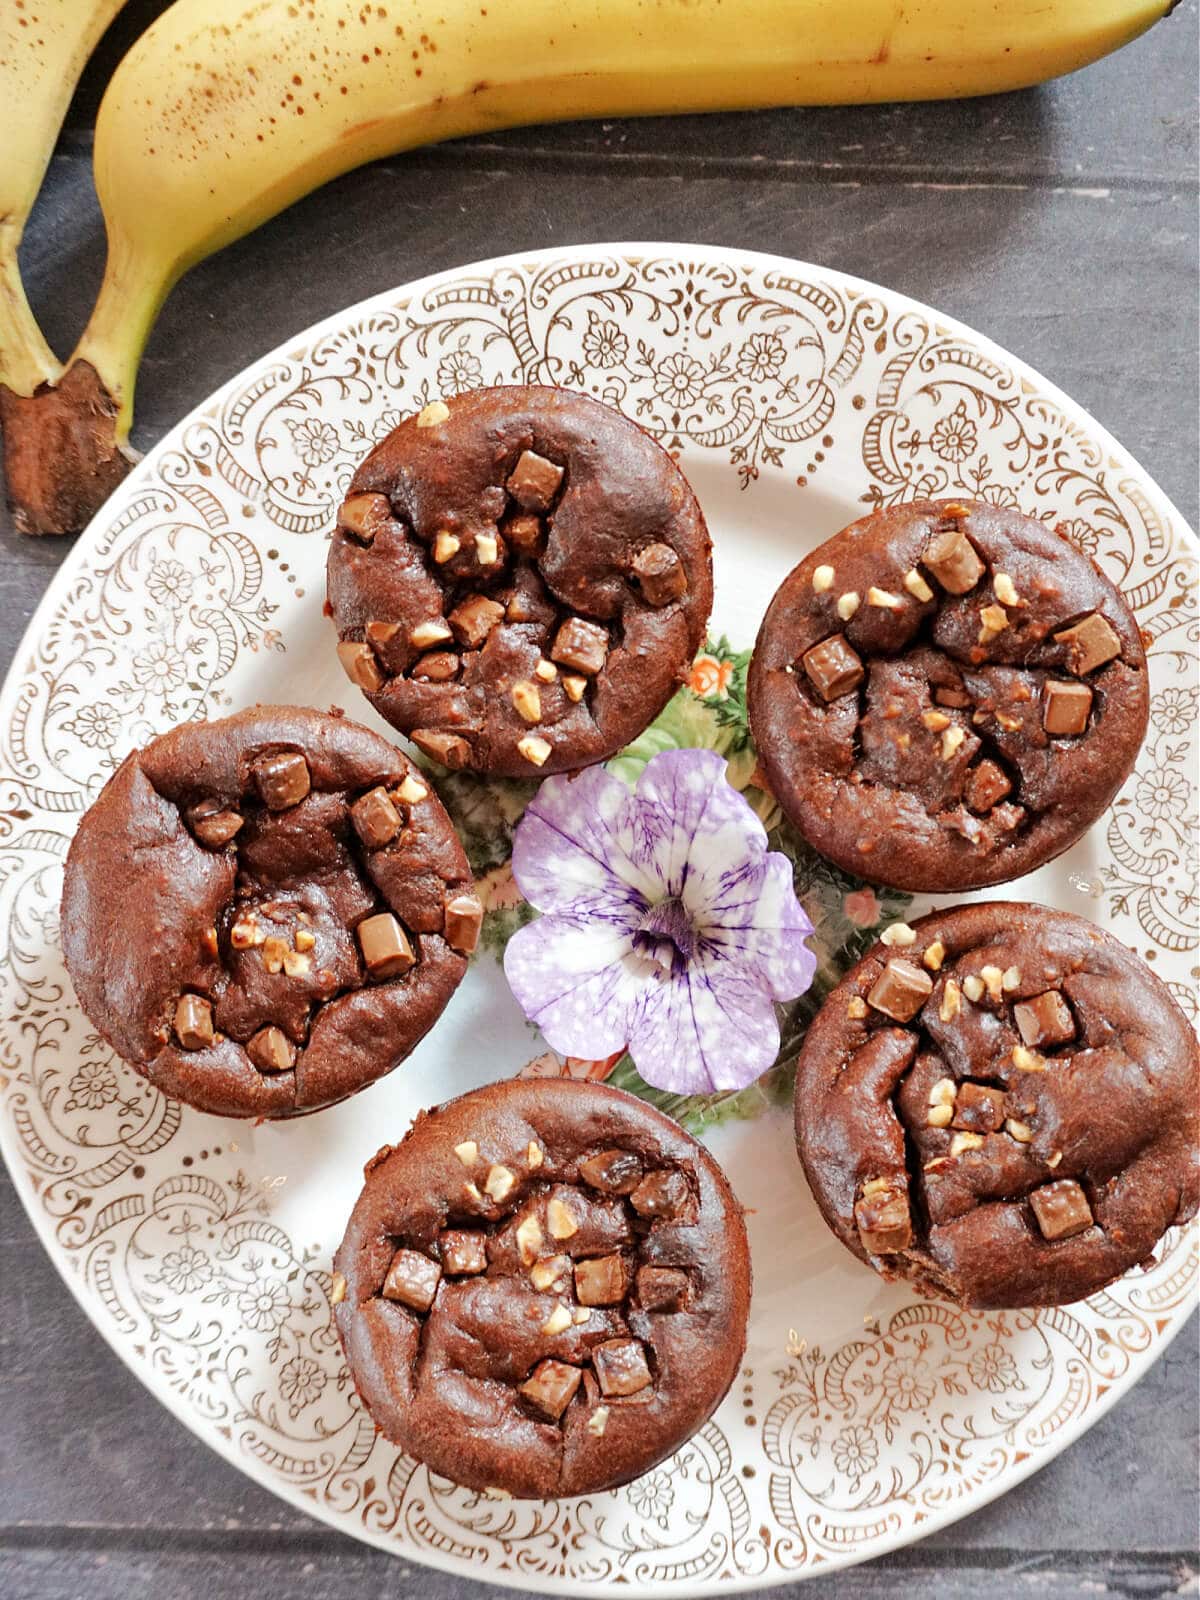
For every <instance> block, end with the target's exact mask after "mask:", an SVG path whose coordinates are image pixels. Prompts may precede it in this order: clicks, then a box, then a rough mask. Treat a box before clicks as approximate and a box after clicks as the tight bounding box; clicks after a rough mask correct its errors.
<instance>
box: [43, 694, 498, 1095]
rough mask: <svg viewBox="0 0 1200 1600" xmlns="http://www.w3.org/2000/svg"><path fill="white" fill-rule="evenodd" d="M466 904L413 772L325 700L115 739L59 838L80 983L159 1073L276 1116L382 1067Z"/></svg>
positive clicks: (444, 981)
mask: <svg viewBox="0 0 1200 1600" xmlns="http://www.w3.org/2000/svg"><path fill="white" fill-rule="evenodd" d="M481 919H482V911H481V909H480V905H479V902H478V900H477V899H476V898H475V894H474V889H473V885H472V882H471V874H470V869H469V868H468V866H467V861H466V857H465V855H464V854H463V849H462V846H461V845H460V844H459V842H458V838H457V836H456V835H455V833H454V830H453V828H452V827H451V826H450V820H449V818H448V817H447V815H446V813H445V811H444V810H443V809H442V806H441V803H440V801H439V800H438V799H437V797H436V795H435V794H434V793H433V791H432V789H431V788H430V787H429V784H428V781H427V780H426V779H425V778H423V777H422V775H421V774H420V772H418V770H417V769H416V768H415V767H414V766H413V765H412V763H411V762H410V761H408V759H407V758H406V757H405V756H403V755H401V753H400V752H399V751H398V750H395V749H393V747H392V746H391V745H390V744H388V743H387V741H386V740H384V739H380V738H379V737H378V735H376V734H374V733H370V732H368V730H367V729H366V728H361V727H359V726H358V724H357V723H354V722H349V721H347V720H345V719H344V718H343V717H342V716H341V715H340V714H339V715H323V714H322V713H321V712H319V711H309V710H305V709H302V708H299V707H296V706H257V707H255V708H254V709H253V710H251V711H243V712H241V713H239V715H237V716H234V717H227V718H225V719H224V720H223V721H220V722H192V723H187V724H186V725H184V726H183V727H179V728H174V729H172V731H171V732H170V733H166V734H163V735H162V737H161V738H158V739H155V740H154V741H153V742H152V743H151V744H149V745H147V746H146V748H145V749H144V750H139V751H135V752H134V753H133V754H132V755H130V756H128V757H127V758H126V759H125V761H124V762H123V763H122V764H121V766H120V767H119V768H118V770H117V771H116V772H115V773H114V775H113V776H112V778H110V779H109V781H108V783H106V784H105V786H104V788H103V789H102V790H101V792H100V795H99V796H98V798H97V799H96V802H95V804H94V805H93V806H92V807H91V808H90V809H89V810H88V811H87V812H86V813H85V815H84V816H83V818H82V820H81V821H80V824H79V830H78V832H77V833H76V835H75V838H74V841H73V842H72V844H71V849H70V853H69V854H68V856H67V867H66V879H65V882H64V886H63V900H62V939H63V953H64V955H65V956H66V962H67V970H68V972H69V973H70V974H71V978H72V981H73V982H74V984H75V992H76V994H77V995H78V996H79V1003H80V1005H81V1006H82V1007H83V1009H84V1011H85V1012H86V1013H87V1015H88V1017H89V1019H90V1020H91V1022H92V1023H93V1024H94V1026H95V1027H96V1028H97V1030H98V1031H99V1032H100V1034H101V1035H102V1036H103V1037H104V1038H105V1039H106V1040H107V1041H108V1043H109V1044H111V1045H112V1047H113V1048H114V1049H115V1050H116V1051H118V1052H119V1053H120V1054H121V1055H122V1056H124V1058H125V1060H126V1061H128V1062H129V1063H130V1064H131V1065H132V1066H134V1067H135V1068H136V1069H137V1070H138V1071H139V1072H141V1073H142V1074H143V1075H144V1076H145V1077H147V1078H149V1080H150V1082H151V1083H153V1084H155V1085H156V1086H157V1087H158V1088H160V1089H162V1090H164V1091H165V1092H166V1093H167V1094H170V1095H175V1096H176V1097H177V1098H178V1099H180V1100H187V1101H188V1102H190V1104H192V1105H194V1106H197V1107H199V1109H200V1110H201V1111H213V1112H216V1113H218V1114H220V1115H222V1116H228V1117H286V1116H291V1115H292V1114H294V1113H296V1112H301V1111H312V1110H314V1109H316V1108H317V1107H319V1106H323V1105H328V1104H330V1103H331V1102H332V1101H334V1100H340V1099H342V1098H343V1097H344V1096H346V1095H348V1094H353V1093H354V1092H355V1090H357V1089H361V1088H363V1087H364V1085H366V1084H368V1083H372V1082H374V1080H375V1079H376V1078H378V1077H381V1076H382V1075H383V1073H385V1072H390V1071H391V1070H392V1068H393V1067H394V1066H396V1065H397V1064H398V1063H399V1062H401V1061H402V1060H403V1059H404V1057H405V1056H406V1055H407V1054H408V1053H409V1051H410V1050H412V1049H413V1047H414V1046H415V1045H416V1044H417V1043H418V1042H419V1040H420V1039H421V1038H422V1037H423V1035H424V1034H425V1033H427V1032H428V1030H429V1029H430V1028H431V1027H432V1026H433V1024H434V1023H435V1022H436V1021H437V1019H438V1017H439V1016H440V1015H441V1012H442V1009H443V1007H444V1006H445V1004H446V1002H447V1000H449V998H450V996H451V995H452V994H453V992H454V990H455V988H456V987H457V986H458V983H459V981H460V979H461V978H462V976H463V973H464V972H465V970H466V964H467V963H466V957H467V954H468V952H469V951H470V950H471V949H472V948H473V947H474V945H475V941H476V939H477V937H478V934H479V927H480V922H481Z"/></svg>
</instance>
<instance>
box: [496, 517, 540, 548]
mask: <svg viewBox="0 0 1200 1600" xmlns="http://www.w3.org/2000/svg"><path fill="white" fill-rule="evenodd" d="M504 537H505V538H506V539H507V540H508V543H509V545H510V546H511V547H512V549H514V550H515V551H516V552H517V553H518V554H519V555H523V556H531V555H534V554H536V552H537V548H538V546H539V545H540V544H541V542H542V524H541V521H540V519H539V518H537V517H535V516H528V515H526V516H517V517H510V518H509V519H508V521H507V522H506V523H505V524H504Z"/></svg>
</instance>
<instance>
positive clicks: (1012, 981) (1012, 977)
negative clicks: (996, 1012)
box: [1000, 967, 1021, 994]
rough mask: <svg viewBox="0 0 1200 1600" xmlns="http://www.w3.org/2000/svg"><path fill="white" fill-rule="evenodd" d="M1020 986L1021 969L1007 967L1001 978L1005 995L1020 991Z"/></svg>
mask: <svg viewBox="0 0 1200 1600" xmlns="http://www.w3.org/2000/svg"><path fill="white" fill-rule="evenodd" d="M1020 986H1021V969H1020V967H1005V969H1004V971H1003V973H1002V974H1001V977H1000V987H1001V988H1002V989H1003V990H1004V992H1005V994H1011V993H1012V992H1013V990H1014V989H1019V988H1020Z"/></svg>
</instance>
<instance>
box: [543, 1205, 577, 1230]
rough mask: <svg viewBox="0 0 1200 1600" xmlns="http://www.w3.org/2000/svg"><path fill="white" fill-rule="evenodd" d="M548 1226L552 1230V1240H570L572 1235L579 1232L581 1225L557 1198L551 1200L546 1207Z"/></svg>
mask: <svg viewBox="0 0 1200 1600" xmlns="http://www.w3.org/2000/svg"><path fill="white" fill-rule="evenodd" d="M546 1226H547V1227H548V1228H549V1229H550V1237H551V1238H552V1239H569V1238H570V1237H571V1236H572V1234H575V1233H578V1232H579V1224H578V1223H577V1222H576V1220H575V1218H574V1217H573V1216H572V1215H571V1213H570V1211H569V1210H568V1209H567V1207H566V1206H565V1205H564V1204H563V1202H562V1201H561V1200H559V1199H557V1198H554V1199H551V1201H550V1202H549V1204H548V1205H547V1207H546Z"/></svg>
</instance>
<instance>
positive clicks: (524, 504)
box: [505, 450, 563, 511]
mask: <svg viewBox="0 0 1200 1600" xmlns="http://www.w3.org/2000/svg"><path fill="white" fill-rule="evenodd" d="M562 480H563V469H562V467H559V466H556V465H555V464H554V462H553V461H547V460H546V458H545V456H539V455H538V454H537V452H536V451H534V450H523V451H522V452H521V455H520V458H519V459H518V461H517V464H516V466H515V467H514V468H513V470H512V474H511V476H510V477H509V480H508V483H507V484H506V485H505V487H506V488H507V490H508V492H509V494H511V495H512V497H513V499H514V500H515V501H516V502H517V504H518V505H519V506H520V507H521V509H522V510H523V511H548V510H549V509H550V504H551V502H552V501H553V499H554V496H555V495H556V494H557V493H558V488H559V485H560V484H561V483H562Z"/></svg>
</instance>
